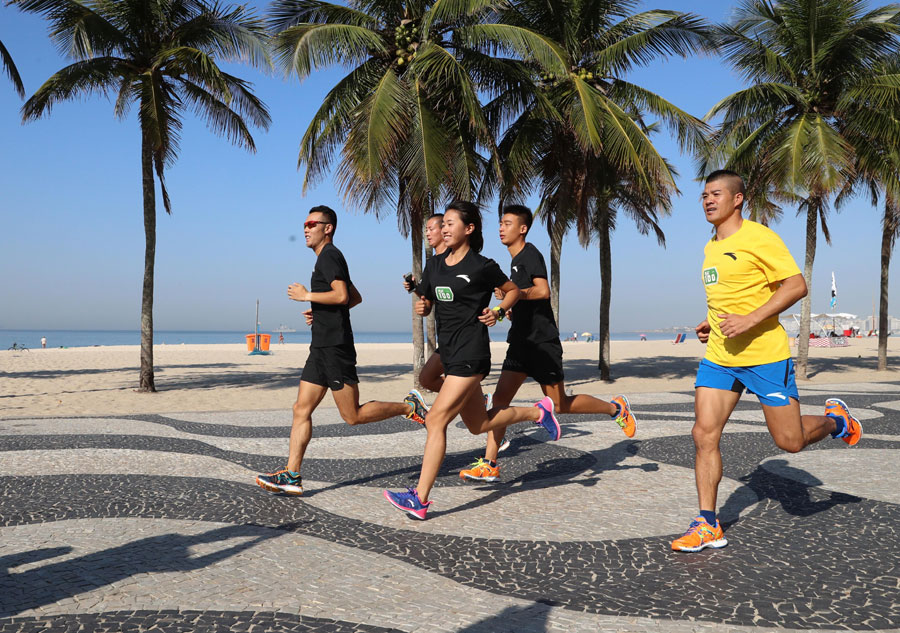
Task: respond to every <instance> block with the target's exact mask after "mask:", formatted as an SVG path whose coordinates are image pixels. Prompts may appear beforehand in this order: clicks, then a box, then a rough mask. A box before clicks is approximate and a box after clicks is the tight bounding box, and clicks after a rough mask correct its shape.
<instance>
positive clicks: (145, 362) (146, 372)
mask: <svg viewBox="0 0 900 633" xmlns="http://www.w3.org/2000/svg"><path fill="white" fill-rule="evenodd" d="M141 180H142V184H143V193H144V244H145V245H144V287H143V290H142V292H141V373H140V384H139V386H138V391H142V392H153V391H156V383H155V381H154V378H153V269H154V265H155V261H156V188H155V187H156V184H155V182H154V180H153V153H152V147H151V141H150V138H149V135H148V134H147V133H146V132H145V131H143V130H142V134H141Z"/></svg>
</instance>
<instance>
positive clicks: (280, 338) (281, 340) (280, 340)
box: [278, 332, 284, 345]
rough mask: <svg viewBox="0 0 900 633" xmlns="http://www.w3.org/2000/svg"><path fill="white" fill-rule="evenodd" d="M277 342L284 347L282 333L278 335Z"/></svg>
mask: <svg viewBox="0 0 900 633" xmlns="http://www.w3.org/2000/svg"><path fill="white" fill-rule="evenodd" d="M278 342H279V343H281V344H282V345H284V332H279V333H278Z"/></svg>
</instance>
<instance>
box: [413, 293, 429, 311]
mask: <svg viewBox="0 0 900 633" xmlns="http://www.w3.org/2000/svg"><path fill="white" fill-rule="evenodd" d="M416 296H417V297H418V299H417V300H416V302H415V303H413V311H415V313H416V314H418V315H419V316H423V317H426V316H428V315H429V314H431V301H429V300H428V299H426V298H425V297H423V296H422V295H420V294H418V293H417V294H416Z"/></svg>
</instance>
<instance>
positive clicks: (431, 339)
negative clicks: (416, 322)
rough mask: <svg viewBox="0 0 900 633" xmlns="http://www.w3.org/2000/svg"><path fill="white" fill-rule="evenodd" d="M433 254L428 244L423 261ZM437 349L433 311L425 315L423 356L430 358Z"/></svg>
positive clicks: (426, 260)
mask: <svg viewBox="0 0 900 633" xmlns="http://www.w3.org/2000/svg"><path fill="white" fill-rule="evenodd" d="M433 256H434V249H433V248H431V246H429V247H428V248H426V249H425V262H426V263H427V262H428V260H429V259H431V258H432V257H433ZM436 349H437V325H436V324H435V321H434V312H432V313H431V314H429V315H428V316H427V317H425V356H426V357H427V358H431V355H432V354H434V350H436Z"/></svg>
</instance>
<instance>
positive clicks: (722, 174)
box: [706, 169, 747, 196]
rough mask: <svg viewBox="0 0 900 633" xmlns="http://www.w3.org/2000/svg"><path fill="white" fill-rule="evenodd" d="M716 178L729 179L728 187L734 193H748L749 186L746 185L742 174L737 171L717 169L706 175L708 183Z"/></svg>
mask: <svg viewBox="0 0 900 633" xmlns="http://www.w3.org/2000/svg"><path fill="white" fill-rule="evenodd" d="M716 180H727V181H728V189H729V190H730V191H731V192H732V193H740V194H742V195H745V196H746V195H747V188H746V186H745V185H744V179H743V178H741V175H740V174H738V173H737V172H734V171H731V170H730V169H717V170H716V171H714V172H713V173H711V174H710V175H709V176H707V177H706V184H709V183H711V182H715V181H716Z"/></svg>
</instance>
